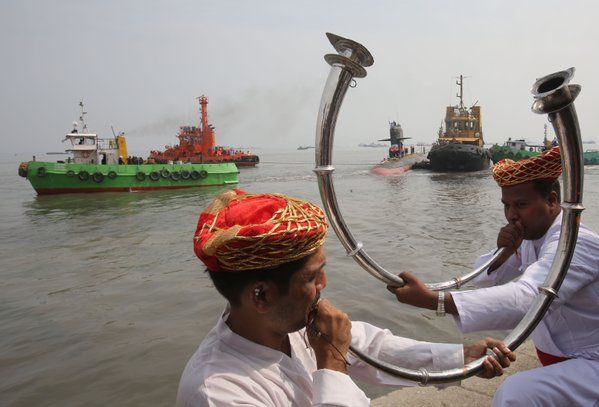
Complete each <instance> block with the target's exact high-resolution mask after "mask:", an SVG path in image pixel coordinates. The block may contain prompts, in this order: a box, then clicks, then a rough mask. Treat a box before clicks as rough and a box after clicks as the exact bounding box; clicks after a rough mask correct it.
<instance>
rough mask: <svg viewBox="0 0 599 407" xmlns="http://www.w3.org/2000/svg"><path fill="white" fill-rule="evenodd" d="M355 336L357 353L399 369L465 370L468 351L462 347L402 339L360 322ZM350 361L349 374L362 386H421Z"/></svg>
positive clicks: (354, 344)
mask: <svg viewBox="0 0 599 407" xmlns="http://www.w3.org/2000/svg"><path fill="white" fill-rule="evenodd" d="M351 333H352V342H351V343H352V346H354V347H355V348H356V349H360V350H361V351H363V352H365V353H366V354H368V355H370V356H372V357H375V358H378V359H381V360H383V361H385V362H389V363H392V364H395V365H397V366H401V367H405V368H408V369H415V370H418V369H421V368H424V369H426V370H428V371H441V370H446V369H453V368H459V367H462V366H464V347H463V345H461V344H447V343H431V342H420V341H416V340H413V339H409V338H402V337H400V336H395V335H393V334H392V333H391V332H390V331H389V330H387V329H381V328H377V327H375V326H373V325H370V324H368V323H366V322H359V321H352V330H351ZM348 360H349V361H350V363H351V366H350V367H349V369H348V373H349V374H350V376H351V377H352V378H354V379H357V380H360V381H362V382H365V383H370V384H379V385H390V386H404V387H407V386H415V385H417V384H418V383H416V382H412V381H410V380H406V379H401V378H397V377H395V376H391V375H389V374H387V373H385V372H381V371H380V370H378V369H375V368H374V367H372V366H370V365H368V364H367V363H364V362H362V361H361V360H358V359H356V358H355V357H353V355H349V356H348ZM456 384H457V383H456ZM444 386H445V385H444ZM444 386H439V387H444Z"/></svg>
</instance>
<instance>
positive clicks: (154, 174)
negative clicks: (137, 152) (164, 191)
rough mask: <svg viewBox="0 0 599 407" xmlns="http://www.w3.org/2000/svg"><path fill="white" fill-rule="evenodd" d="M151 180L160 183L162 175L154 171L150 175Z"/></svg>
mask: <svg viewBox="0 0 599 407" xmlns="http://www.w3.org/2000/svg"><path fill="white" fill-rule="evenodd" d="M150 179H151V180H152V181H158V180H159V179H160V173H159V172H158V171H152V172H151V173H150Z"/></svg>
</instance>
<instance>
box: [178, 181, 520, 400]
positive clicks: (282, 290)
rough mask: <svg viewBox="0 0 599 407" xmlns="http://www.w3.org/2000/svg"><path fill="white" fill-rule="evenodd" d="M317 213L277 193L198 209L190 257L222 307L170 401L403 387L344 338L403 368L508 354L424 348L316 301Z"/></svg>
mask: <svg viewBox="0 0 599 407" xmlns="http://www.w3.org/2000/svg"><path fill="white" fill-rule="evenodd" d="M326 231H327V223H326V219H325V216H324V213H323V211H322V210H321V209H320V208H318V207H317V206H316V205H313V204H311V203H310V202H307V201H303V200H300V199H295V198H291V197H287V196H284V195H279V194H258V195H254V194H247V193H245V192H243V191H239V190H234V191H227V192H225V193H223V194H221V195H220V196H219V197H218V198H217V199H216V200H215V201H214V203H213V204H211V205H210V206H209V207H208V208H207V209H206V210H205V211H204V212H203V213H202V214H201V215H200V219H199V221H198V228H197V230H196V234H195V237H194V249H195V252H196V254H197V256H198V257H199V258H200V259H201V260H202V262H204V264H205V265H206V266H207V268H208V272H209V274H210V277H211V279H212V281H213V283H214V285H215V287H216V289H217V290H218V291H219V292H220V293H221V294H222V295H223V296H224V297H225V298H226V299H227V301H228V304H227V307H226V309H225V312H224V313H223V315H222V317H221V318H219V320H218V322H217V324H216V326H215V327H214V328H213V329H212V331H211V332H210V333H209V334H208V335H207V337H206V338H205V339H204V340H203V342H202V344H201V345H200V347H199V348H198V350H197V351H196V352H195V354H194V355H193V356H192V357H191V359H190V360H189V362H188V363H187V366H186V367H185V370H184V372H183V374H182V377H181V381H180V384H179V391H178V395H177V405H178V406H221V405H222V406H229V405H252V406H253V405H257V406H277V407H278V406H290V405H294V406H311V405H335V406H361V405H368V404H369V400H368V398H367V397H366V396H365V395H364V393H363V392H362V390H360V389H359V388H358V387H357V386H356V384H355V383H354V382H353V381H352V379H351V378H350V376H351V377H352V378H356V379H359V380H361V381H365V382H370V383H376V384H382V385H397V386H408V385H414V384H415V383H412V382H407V381H405V380H403V379H397V378H394V377H391V376H388V375H386V374H385V373H382V372H379V371H376V370H374V368H372V367H370V366H368V365H365V364H363V363H362V362H360V361H357V360H355V359H354V358H352V357H351V356H350V355H348V348H349V344H350V342H351V344H352V345H353V346H355V347H356V348H359V349H362V350H364V351H366V352H368V353H370V354H372V355H373V356H375V357H383V358H385V359H386V360H389V361H391V362H397V361H401V363H402V364H403V365H406V364H408V365H411V367H412V368H415V369H418V368H426V369H430V370H443V369H447V368H456V367H461V366H463V364H464V362H465V361H466V362H470V361H472V360H475V359H477V358H479V357H481V356H484V355H485V354H486V350H487V348H489V347H490V348H493V349H494V351H495V353H496V354H497V359H495V358H491V357H489V358H487V359H486V360H485V361H484V367H485V369H484V371H483V376H485V377H493V376H495V375H500V374H502V367H507V366H509V364H510V360H514V356H513V354H512V353H511V352H510V351H509V350H508V349H507V348H506V347H505V346H504V345H503V344H502V343H501V342H499V341H497V340H494V339H490V338H488V339H486V340H484V341H479V342H475V343H473V344H467V345H455V344H434V343H428V342H418V341H415V340H411V339H406V338H401V337H397V336H393V335H392V334H391V333H390V332H389V331H387V330H383V329H379V328H376V327H374V326H372V325H369V324H367V323H363V322H350V320H349V319H348V316H347V314H345V313H343V312H341V311H340V310H338V309H336V308H335V307H334V306H333V305H331V303H330V302H329V301H327V300H326V299H322V298H321V291H322V290H323V289H324V288H325V286H326V284H327V278H326V275H325V271H324V267H325V263H326V256H325V254H324V250H323V247H322V245H323V244H324V241H325V237H326Z"/></svg>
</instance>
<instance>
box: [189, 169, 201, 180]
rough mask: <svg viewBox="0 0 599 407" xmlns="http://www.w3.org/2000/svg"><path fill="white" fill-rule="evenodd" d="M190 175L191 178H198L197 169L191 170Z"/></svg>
mask: <svg viewBox="0 0 599 407" xmlns="http://www.w3.org/2000/svg"><path fill="white" fill-rule="evenodd" d="M190 175H191V179H198V178H200V173H199V171H197V170H193V171H191V174H190Z"/></svg>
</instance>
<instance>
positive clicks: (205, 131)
mask: <svg viewBox="0 0 599 407" xmlns="http://www.w3.org/2000/svg"><path fill="white" fill-rule="evenodd" d="M198 100H199V101H200V110H201V114H202V116H201V117H202V122H201V125H202V128H201V130H200V134H201V135H202V156H203V157H206V156H207V154H208V152H209V150H211V149H213V148H214V146H215V140H214V127H212V125H210V124H209V123H208V98H207V97H206V96H204V95H202V96H200V97H199V98H198Z"/></svg>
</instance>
